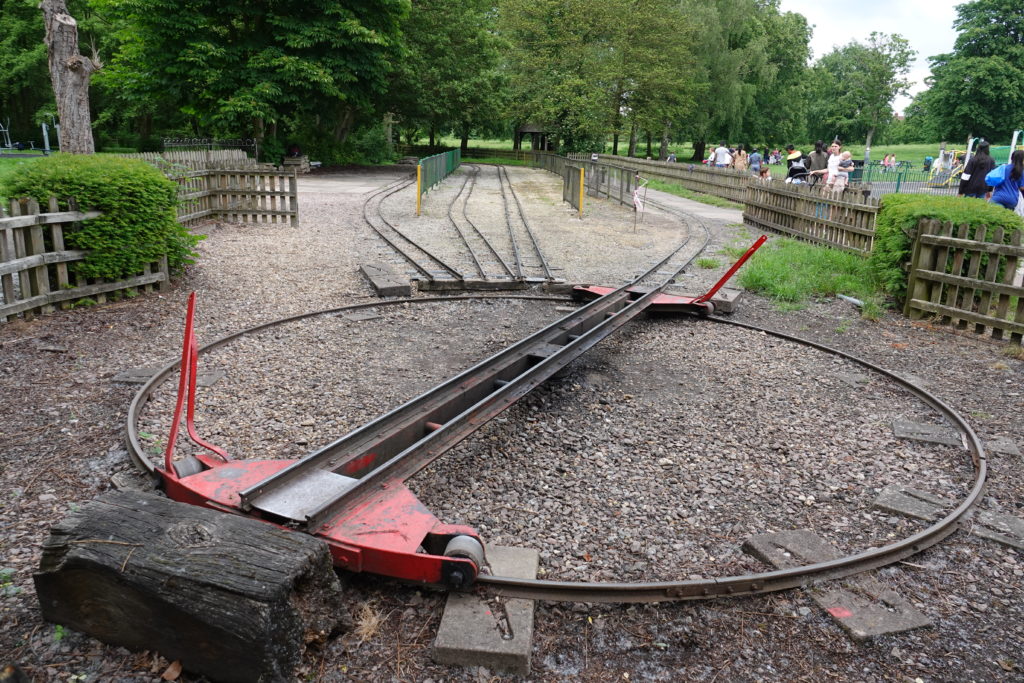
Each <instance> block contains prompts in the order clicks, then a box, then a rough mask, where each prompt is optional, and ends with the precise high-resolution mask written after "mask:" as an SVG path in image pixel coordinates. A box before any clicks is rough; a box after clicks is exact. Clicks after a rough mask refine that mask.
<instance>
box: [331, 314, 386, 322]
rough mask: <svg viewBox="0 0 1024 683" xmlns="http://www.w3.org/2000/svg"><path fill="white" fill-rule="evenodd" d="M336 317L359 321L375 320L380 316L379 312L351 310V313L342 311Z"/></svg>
mask: <svg viewBox="0 0 1024 683" xmlns="http://www.w3.org/2000/svg"><path fill="white" fill-rule="evenodd" d="M338 317H340V318H344V319H345V320H349V321H351V322H354V323H361V322H364V321H367V320H376V319H377V318H379V317H381V316H380V313H374V312H373V311H353V312H352V313H342V314H341V315H340V316H338Z"/></svg>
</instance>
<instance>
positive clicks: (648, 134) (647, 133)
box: [644, 131, 652, 159]
mask: <svg viewBox="0 0 1024 683" xmlns="http://www.w3.org/2000/svg"><path fill="white" fill-rule="evenodd" d="M644 135H646V136H647V158H648V159H650V158H651V155H652V151H651V131H647V132H646V133H644Z"/></svg>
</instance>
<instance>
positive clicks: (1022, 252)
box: [923, 235, 1024, 258]
mask: <svg viewBox="0 0 1024 683" xmlns="http://www.w3.org/2000/svg"><path fill="white" fill-rule="evenodd" d="M923 239H925V240H926V241H927V242H928V244H933V245H936V246H943V247H951V248H956V249H974V250H976V251H980V252H983V253H985V254H998V255H1000V256H1016V257H1018V258H1020V257H1024V246H1017V245H1013V244H993V243H991V242H975V241H974V240H961V239H957V238H955V237H945V236H942V235H928V236H926V237H924V238H923Z"/></svg>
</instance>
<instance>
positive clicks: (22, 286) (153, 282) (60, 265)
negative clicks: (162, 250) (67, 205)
mask: <svg viewBox="0 0 1024 683" xmlns="http://www.w3.org/2000/svg"><path fill="white" fill-rule="evenodd" d="M47 209H48V210H47V212H46V213H42V212H41V210H40V207H39V204H38V202H36V201H34V200H23V201H21V202H17V201H15V202H11V205H10V210H9V212H5V211H4V210H3V208H2V207H0V322H6V321H7V320H8V318H10V317H12V316H17V315H19V314H20V315H21V316H22V317H24V319H25V320H32V319H33V318H34V317H35V316H36V315H38V314H42V313H50V312H52V311H53V310H55V308H70V307H71V306H72V305H73V302H75V301H78V300H81V299H84V298H87V297H88V298H90V299H92V300H93V301H95V302H97V303H103V302H105V301H106V300H107V295H108V294H110V293H112V292H126V293H127V295H128V296H131V295H133V294H137V293H138V292H140V291H152V290H153V288H154V287H159V288H160V289H165V288H166V287H167V286H168V283H169V281H170V273H169V270H168V267H167V258H166V257H164V258H163V259H161V260H160V261H159V262H157V263H152V264H147V265H146V266H145V267H144V269H143V272H142V273H140V274H138V275H136V276H135V277H132V278H129V279H127V280H118V281H106V280H98V279H86V278H81V277H74V278H72V276H71V274H70V273H69V268H68V264H70V263H73V262H75V261H81V260H82V259H84V258H85V256H86V253H87V252H85V251H80V250H71V249H66V248H65V246H64V236H65V234H66V233H67V232H68V231H70V230H74V229H75V225H76V223H78V222H79V221H83V220H86V219H88V218H95V217H96V216H99V215H100V214H99V212H97V211H78V210H71V211H59V210H58V206H57V199H56V198H51V199H50V201H49V206H48V207H47Z"/></svg>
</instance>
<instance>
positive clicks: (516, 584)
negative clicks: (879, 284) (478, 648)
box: [477, 318, 988, 602]
mask: <svg viewBox="0 0 1024 683" xmlns="http://www.w3.org/2000/svg"><path fill="white" fill-rule="evenodd" d="M708 320H711V321H714V322H716V323H721V324H724V325H733V326H735V327H741V328H744V329H748V330H752V331H755V332H763V333H765V334H769V335H771V336H774V337H778V338H780V339H786V340H788V341H792V342H794V343H797V344H803V345H806V346H810V347H812V348H815V349H818V350H820V351H824V352H826V353H830V354H833V355H836V356H838V357H840V358H845V359H847V360H849V361H851V362H854V363H857V364H859V365H861V366H862V367H865V368H868V369H870V370H873V371H875V372H877V373H879V374H882V375H884V376H886V377H888V378H889V379H891V380H893V381H894V382H896V383H897V384H899V385H900V386H902V387H903V388H904V389H906V390H908V391H910V392H911V393H912V394H914V395H915V396H917V397H918V398H919V399H921V400H922V401H924V402H925V403H926V404H928V405H929V406H931V407H932V408H933V409H935V410H936V411H938V412H939V413H941V414H942V415H943V416H944V417H945V418H946V419H947V420H949V421H950V422H951V423H952V424H953V425H955V426H956V427H957V429H958V430H959V431H960V433H961V439H962V442H963V445H964V447H965V449H966V450H967V451H968V452H969V453H970V456H971V462H972V465H973V467H974V473H975V477H974V482H973V484H972V487H971V491H970V493H969V494H968V495H967V497H966V498H964V500H963V501H962V502H961V503H960V504H959V505H958V506H957V507H956V509H955V510H953V511H952V512H951V513H949V514H948V515H947V516H946V517H944V518H942V519H941V520H939V521H937V522H936V523H934V524H932V525H931V526H929V527H927V528H925V529H923V530H921V531H919V532H918V533H916V534H913V535H911V536H908V537H906V538H904V539H901V540H899V541H895V542H893V543H890V544H888V545H885V546H882V547H880V548H874V549H870V550H866V551H863V552H860V553H856V554H854V555H848V556H846V557H842V558H838V559H835V560H830V561H827V562H817V563H814V564H809V565H803V566H799V567H791V568H787V569H779V570H775V571H770V572H760V573H755V574H745V575H742V576H722V577H711V578H707V579H697V580H686V581H658V582H635V583H612V582H608V583H604V582H574V581H549V580H537V579H532V580H531V579H516V578H510V577H501V576H489V575H486V574H481V575H480V576H478V577H477V584H478V585H480V586H481V588H482V589H483V590H486V591H489V592H492V593H494V594H497V595H502V596H507V597H518V598H532V599H538V600H550V601H556V602H557V601H572V602H662V601H674V600H707V599H712V598H721V597H725V596H741V595H755V594H759V593H768V592H774V591H780V590H786V589H788V588H795V587H799V586H805V585H808V584H810V583H812V582H818V581H826V580H831V579H837V578H842V577H844V576H850V575H852V574H857V573H860V572H863V571H867V570H870V569H876V568H878V567H884V566H886V565H889V564H892V563H893V562H897V561H899V560H902V559H904V558H907V557H910V556H912V555H915V554H917V553H919V552H921V551H923V550H925V549H926V548H930V547H931V546H933V545H935V544H936V543H938V542H940V541H942V540H943V539H944V538H946V537H947V536H949V535H950V534H952V533H953V532H955V531H956V530H957V529H958V528H959V526H960V522H961V521H962V520H963V519H964V517H965V516H966V515H967V514H968V513H969V511H970V509H971V508H972V507H973V506H974V504H975V503H976V502H977V501H978V499H979V497H980V496H981V495H982V492H983V491H984V489H985V480H986V477H987V476H988V460H987V456H986V455H985V450H984V448H983V446H982V444H981V442H980V441H979V440H978V436H977V434H975V432H974V430H973V429H972V428H971V426H970V425H969V424H968V423H967V421H966V420H964V419H963V417H961V416H960V414H959V413H957V412H956V411H955V410H953V408H951V407H950V406H949V405H947V404H946V403H944V402H943V401H942V400H941V399H939V398H938V397H937V396H935V395H934V394H932V393H930V392H929V391H928V390H926V389H924V388H923V387H920V386H918V385H916V384H914V383H913V382H911V381H909V380H906V379H904V378H902V377H900V376H899V375H898V374H896V373H893V372H891V371H889V370H886V369H885V368H882V367H880V366H878V365H875V364H874V363H871V362H869V361H867V360H864V359H863V358H860V357H858V356H854V355H852V354H849V353H846V352H845V351H840V350H838V349H835V348H832V347H830V346H826V345H825V344H821V343H818V342H815V341H811V340H808V339H803V338H801V337H796V336H793V335H789V334H786V333H783V332H778V331H775V330H771V329H768V328H764V327H758V326H756V325H751V324H749V323H742V322H737V321H731V320H724V319H721V318H708Z"/></svg>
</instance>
